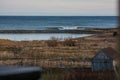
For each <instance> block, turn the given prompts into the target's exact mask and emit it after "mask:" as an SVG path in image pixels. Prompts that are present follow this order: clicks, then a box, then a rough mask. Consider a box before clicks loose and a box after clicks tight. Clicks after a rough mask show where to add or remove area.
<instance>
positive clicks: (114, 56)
mask: <svg viewBox="0 0 120 80" xmlns="http://www.w3.org/2000/svg"><path fill="white" fill-rule="evenodd" d="M102 51H104V52H105V53H106V54H107V55H108V56H109V57H111V58H112V59H118V58H119V55H118V53H117V51H115V50H114V49H113V48H111V47H108V48H104V49H102Z"/></svg>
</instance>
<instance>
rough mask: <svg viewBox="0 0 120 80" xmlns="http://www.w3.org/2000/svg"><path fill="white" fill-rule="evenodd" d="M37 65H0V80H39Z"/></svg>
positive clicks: (39, 72)
mask: <svg viewBox="0 0 120 80" xmlns="http://www.w3.org/2000/svg"><path fill="white" fill-rule="evenodd" d="M41 71H42V69H40V68H38V67H18V66H0V80H40V77H41Z"/></svg>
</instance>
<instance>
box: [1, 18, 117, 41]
mask: <svg viewBox="0 0 120 80" xmlns="http://www.w3.org/2000/svg"><path fill="white" fill-rule="evenodd" d="M116 27H117V17H116V16H0V30H46V29H47V30H48V29H60V30H72V29H74V30H76V29H77V30H78V29H80V30H82V29H86V28H116ZM91 35H93V34H72V33H57V34H56V33H32V34H23V33H22V34H15V33H12V34H8V33H6V34H2V33H1V34H0V39H9V40H14V41H28V40H29V41H31V40H48V39H50V38H51V37H56V38H59V39H64V38H68V37H71V38H78V37H86V36H91Z"/></svg>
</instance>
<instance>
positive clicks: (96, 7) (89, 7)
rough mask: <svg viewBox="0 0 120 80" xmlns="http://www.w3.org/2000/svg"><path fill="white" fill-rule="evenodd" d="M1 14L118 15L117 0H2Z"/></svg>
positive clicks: (0, 5)
mask: <svg viewBox="0 0 120 80" xmlns="http://www.w3.org/2000/svg"><path fill="white" fill-rule="evenodd" d="M0 15H20V16H22V15H23V16H24V15H27V16H116V15H117V0H0Z"/></svg>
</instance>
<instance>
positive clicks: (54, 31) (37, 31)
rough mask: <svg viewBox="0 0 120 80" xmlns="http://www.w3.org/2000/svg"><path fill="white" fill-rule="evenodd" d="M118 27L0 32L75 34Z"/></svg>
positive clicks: (2, 31) (1, 31) (3, 32)
mask: <svg viewBox="0 0 120 80" xmlns="http://www.w3.org/2000/svg"><path fill="white" fill-rule="evenodd" d="M117 29H118V28H91V29H90V28H89V29H84V30H77V29H73V30H71V29H70V30H59V29H54V28H53V29H47V30H0V34H7V33H11V34H13V33H21V34H22V33H23V34H25V33H76V34H95V33H96V34H97V33H102V32H103V31H111V30H117Z"/></svg>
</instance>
